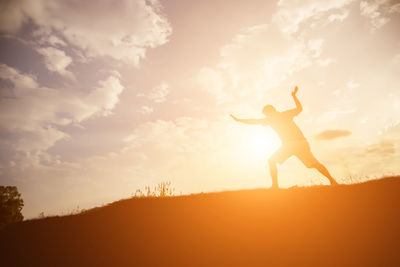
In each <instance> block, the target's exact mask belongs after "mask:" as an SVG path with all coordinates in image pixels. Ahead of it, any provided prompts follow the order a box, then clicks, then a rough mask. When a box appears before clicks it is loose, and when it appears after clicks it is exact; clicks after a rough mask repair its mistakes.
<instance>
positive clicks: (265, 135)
mask: <svg viewBox="0 0 400 267" xmlns="http://www.w3.org/2000/svg"><path fill="white" fill-rule="evenodd" d="M242 140H243V142H242V148H243V150H242V151H243V153H244V154H246V156H247V157H249V158H251V159H253V160H257V159H260V160H265V158H267V157H269V156H270V155H272V154H273V153H274V152H275V151H276V149H277V148H278V147H279V145H280V141H279V138H278V136H276V134H274V133H273V132H272V130H271V129H269V128H266V127H250V128H247V129H243V132H242Z"/></svg>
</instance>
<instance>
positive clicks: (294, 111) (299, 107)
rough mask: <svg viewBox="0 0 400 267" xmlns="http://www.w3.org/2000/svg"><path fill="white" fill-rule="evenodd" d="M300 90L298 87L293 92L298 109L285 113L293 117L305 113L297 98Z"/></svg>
mask: <svg viewBox="0 0 400 267" xmlns="http://www.w3.org/2000/svg"><path fill="white" fill-rule="evenodd" d="M298 90H299V88H298V87H297V86H296V87H295V88H294V90H293V92H292V97H293V100H294V103H295V104H296V108H294V109H291V110H288V111H286V112H285V113H289V114H290V115H291V116H293V117H294V116H297V115H299V113H300V112H302V111H303V106H302V105H301V103H300V101H299V99H298V98H297V96H296V94H297V91H298Z"/></svg>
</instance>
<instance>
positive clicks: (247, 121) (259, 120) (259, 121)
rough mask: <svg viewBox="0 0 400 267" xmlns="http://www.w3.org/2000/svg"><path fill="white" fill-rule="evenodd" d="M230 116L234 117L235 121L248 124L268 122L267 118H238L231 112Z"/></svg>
mask: <svg viewBox="0 0 400 267" xmlns="http://www.w3.org/2000/svg"><path fill="white" fill-rule="evenodd" d="M230 116H231V117H232V119H234V120H235V121H238V122H242V123H246V124H261V125H264V124H266V121H265V119H238V118H236V117H235V116H233V115H232V114H230Z"/></svg>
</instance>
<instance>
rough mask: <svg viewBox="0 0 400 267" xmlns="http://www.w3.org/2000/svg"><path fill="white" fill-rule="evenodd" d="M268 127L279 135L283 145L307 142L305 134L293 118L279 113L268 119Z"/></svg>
mask: <svg viewBox="0 0 400 267" xmlns="http://www.w3.org/2000/svg"><path fill="white" fill-rule="evenodd" d="M267 120H268V125H269V126H271V127H272V129H274V130H275V131H276V133H277V134H278V135H279V137H280V139H281V141H282V144H284V143H288V142H297V141H306V138H305V137H304V134H303V133H302V131H301V130H300V128H299V127H298V126H297V125H296V123H295V122H294V121H293V117H292V116H289V115H288V114H285V113H284V112H279V113H277V114H276V115H275V116H271V117H268V118H267Z"/></svg>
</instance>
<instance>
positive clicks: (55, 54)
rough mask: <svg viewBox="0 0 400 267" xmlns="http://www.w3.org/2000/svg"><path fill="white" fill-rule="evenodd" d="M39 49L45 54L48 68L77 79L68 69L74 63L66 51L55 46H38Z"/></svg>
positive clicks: (40, 52) (39, 51)
mask: <svg viewBox="0 0 400 267" xmlns="http://www.w3.org/2000/svg"><path fill="white" fill-rule="evenodd" d="M37 51H38V53H39V54H41V55H43V56H44V58H45V60H44V63H45V65H46V67H47V69H48V70H50V71H52V72H57V73H59V74H60V75H62V76H65V77H66V78H68V79H71V80H75V76H74V74H73V73H72V72H71V71H69V70H67V69H66V68H67V67H68V66H69V65H70V64H71V63H72V58H71V57H69V56H67V55H66V54H65V52H64V51H62V50H59V49H57V48H54V47H45V48H38V49H37Z"/></svg>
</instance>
